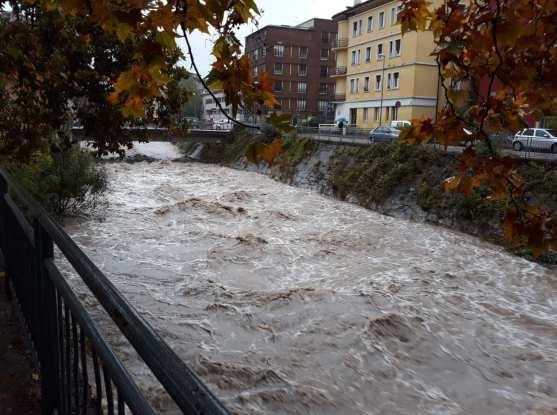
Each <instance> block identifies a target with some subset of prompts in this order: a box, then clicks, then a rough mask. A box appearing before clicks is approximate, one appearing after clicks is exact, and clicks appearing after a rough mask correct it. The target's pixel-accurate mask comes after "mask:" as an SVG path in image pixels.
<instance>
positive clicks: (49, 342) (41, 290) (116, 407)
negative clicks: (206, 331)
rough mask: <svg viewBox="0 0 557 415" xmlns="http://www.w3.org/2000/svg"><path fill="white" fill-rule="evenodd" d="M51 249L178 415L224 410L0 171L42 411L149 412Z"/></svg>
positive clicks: (9, 260)
mask: <svg viewBox="0 0 557 415" xmlns="http://www.w3.org/2000/svg"><path fill="white" fill-rule="evenodd" d="M55 247H57V248H58V249H59V251H60V252H61V254H62V255H63V256H64V257H65V258H66V259H67V260H68V261H69V263H70V264H71V265H72V266H73V267H74V269H75V270H76V272H77V274H78V275H79V277H80V278H81V279H82V281H83V282H84V283H85V284H86V285H87V286H88V287H89V289H90V290H91V292H92V293H93V295H94V296H95V298H96V299H97V300H98V302H99V303H100V305H101V306H102V307H103V308H104V310H105V311H106V312H107V313H108V315H109V316H110V317H111V318H112V320H113V321H114V323H115V324H116V326H117V327H118V329H119V330H120V332H121V334H122V335H124V336H125V337H126V338H127V339H128V341H129V343H130V344H131V346H132V347H133V348H134V349H135V351H136V352H137V354H138V355H139V356H140V357H141V358H142V359H143V361H144V362H145V364H146V365H147V366H148V367H149V369H150V370H151V371H152V373H153V374H154V375H155V376H156V378H157V379H158V380H159V382H160V383H161V385H162V386H163V388H164V389H165V390H166V392H167V393H168V395H169V396H170V397H171V398H172V399H173V400H174V402H175V403H176V404H177V406H178V407H179V408H180V409H181V410H182V411H183V413H185V414H192V415H201V414H204V415H209V414H219V415H225V414H229V412H228V410H227V409H226V408H225V407H224V406H223V404H222V403H221V402H220V401H219V400H218V399H217V398H216V397H215V396H214V395H213V394H212V392H211V391H210V390H209V389H208V388H207V387H206V386H205V385H204V384H203V382H202V381H201V380H200V379H199V378H198V377H197V375H196V374H195V373H193V372H192V371H191V370H190V369H189V368H188V367H187V366H186V364H185V363H184V362H183V361H182V360H181V359H180V358H179V357H178V356H177V355H176V354H175V353H174V352H173V351H172V349H171V348H170V347H169V346H168V345H167V344H166V343H165V342H164V340H163V339H162V338H161V337H160V336H159V335H158V334H157V333H156V331H155V330H154V329H153V328H152V327H151V325H150V324H149V323H147V322H146V321H145V320H144V319H143V317H141V315H139V314H138V312H137V311H136V310H135V309H134V307H133V306H132V305H131V304H130V303H129V302H128V301H127V300H126V299H125V298H124V297H123V296H122V294H121V293H120V292H119V291H118V290H117V289H116V288H115V287H114V285H113V284H112V283H111V282H110V281H109V280H108V279H107V277H106V276H105V275H104V274H103V273H102V272H101V271H100V270H99V269H98V268H97V267H96V266H95V264H93V263H92V262H91V260H90V259H89V258H88V257H87V256H86V255H85V254H84V253H83V252H82V251H81V249H80V248H79V247H78V246H77V245H76V244H75V242H74V241H73V240H72V239H71V238H70V237H69V236H68V235H67V234H66V232H65V231H64V230H63V229H62V227H61V226H60V225H59V224H58V223H57V222H56V221H55V220H53V219H52V218H51V217H50V216H49V215H48V214H47V213H46V212H45V211H44V209H43V208H41V207H40V206H38V205H37V203H36V202H35V201H33V200H32V198H31V197H30V196H29V195H28V194H27V193H26V192H25V191H24V190H23V189H22V188H21V187H20V186H19V185H18V184H17V183H16V182H15V181H14V180H13V179H12V178H11V177H10V176H9V174H8V173H7V172H5V171H2V170H0V249H1V250H2V252H3V254H4V257H5V262H6V264H5V265H6V270H7V275H8V276H9V278H10V281H11V282H12V284H11V285H12V287H13V288H14V291H15V297H16V298H17V302H18V305H19V308H20V311H21V314H22V315H23V318H24V321H25V323H26V325H27V329H28V332H29V336H30V340H31V344H32V346H33V349H34V351H35V352H36V357H37V362H38V367H39V375H40V383H41V396H42V399H41V405H42V414H43V415H70V414H72V415H73V414H87V415H89V414H109V415H112V414H119V415H121V414H138V415H149V414H155V413H156V411H155V410H154V409H153V407H152V406H151V405H150V403H149V402H148V400H147V399H146V398H145V396H144V395H143V394H142V392H141V391H140V389H139V388H138V386H137V385H136V383H135V382H134V380H133V379H132V377H131V376H130V374H129V372H128V371H127V369H126V367H125V365H124V364H123V363H122V362H121V361H120V360H119V359H118V357H117V356H116V355H115V354H114V352H113V350H112V349H111V347H110V346H109V344H108V343H107V342H106V341H105V339H104V338H103V336H102V335H101V334H100V332H99V330H98V328H97V326H96V324H95V322H94V321H93V319H92V318H91V316H90V315H89V313H88V312H87V310H86V309H85V308H84V306H83V304H82V303H81V301H80V299H79V298H78V296H77V295H76V293H75V292H74V291H73V289H72V288H71V287H70V285H69V284H68V282H67V280H66V278H65V277H64V276H63V275H62V274H61V272H60V270H59V269H58V267H57V266H56V264H55V262H54V248H55Z"/></svg>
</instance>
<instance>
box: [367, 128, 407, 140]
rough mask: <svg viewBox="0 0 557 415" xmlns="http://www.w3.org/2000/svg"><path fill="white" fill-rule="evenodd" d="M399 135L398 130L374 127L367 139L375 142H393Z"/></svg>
mask: <svg viewBox="0 0 557 415" xmlns="http://www.w3.org/2000/svg"><path fill="white" fill-rule="evenodd" d="M399 135H400V130H397V129H396V128H393V127H376V128H374V129H373V130H371V131H370V132H369V139H370V141H372V142H376V141H394V140H396V139H397V138H398V136H399Z"/></svg>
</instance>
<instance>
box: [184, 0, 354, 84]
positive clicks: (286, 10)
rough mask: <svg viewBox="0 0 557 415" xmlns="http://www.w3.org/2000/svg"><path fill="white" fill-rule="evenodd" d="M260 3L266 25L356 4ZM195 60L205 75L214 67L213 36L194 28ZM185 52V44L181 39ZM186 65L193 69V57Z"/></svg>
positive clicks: (347, 0) (327, 0)
mask: <svg viewBox="0 0 557 415" xmlns="http://www.w3.org/2000/svg"><path fill="white" fill-rule="evenodd" d="M256 3H257V6H258V7H259V9H260V10H261V11H262V13H261V18H260V19H259V27H263V26H266V25H296V24H299V23H302V22H304V21H306V20H309V19H311V18H313V17H320V18H323V19H330V18H331V17H332V16H333V15H334V14H336V13H338V12H340V11H342V10H344V9H345V7H346V6H351V5H353V4H354V1H353V0H256ZM256 30H257V29H256V27H255V26H254V25H251V24H250V25H249V26H246V27H243V28H242V29H241V30H240V31H239V32H238V37H239V39H240V40H241V41H242V43H243V42H244V39H245V37H246V36H247V35H249V34H250V33H252V32H254V31H256ZM190 42H191V43H192V49H193V53H194V56H195V61H196V63H197V65H198V67H199V71H200V72H201V75H207V73H209V70H210V66H211V63H212V62H213V60H214V59H213V57H212V56H211V54H210V52H211V48H212V42H211V38H210V37H209V36H204V35H202V34H200V33H198V32H194V33H193V34H192V35H191V36H190ZM180 45H181V46H182V47H183V50H184V52H185V51H186V49H185V44H184V43H180ZM186 67H187V68H188V69H190V65H189V59H187V60H186Z"/></svg>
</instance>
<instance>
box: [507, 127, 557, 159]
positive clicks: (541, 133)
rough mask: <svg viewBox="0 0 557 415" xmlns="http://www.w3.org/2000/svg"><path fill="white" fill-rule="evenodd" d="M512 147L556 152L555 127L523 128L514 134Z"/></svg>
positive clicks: (556, 133) (518, 149) (556, 137)
mask: <svg viewBox="0 0 557 415" xmlns="http://www.w3.org/2000/svg"><path fill="white" fill-rule="evenodd" d="M513 149H514V150H515V151H522V150H523V149H530V150H549V151H551V152H552V153H557V129H553V128H525V129H524V130H521V131H519V132H518V133H516V134H515V136H514V139H513Z"/></svg>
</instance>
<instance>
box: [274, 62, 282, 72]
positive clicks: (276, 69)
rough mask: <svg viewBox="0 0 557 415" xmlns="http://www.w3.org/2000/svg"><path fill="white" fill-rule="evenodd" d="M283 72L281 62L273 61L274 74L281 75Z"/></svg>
mask: <svg viewBox="0 0 557 415" xmlns="http://www.w3.org/2000/svg"><path fill="white" fill-rule="evenodd" d="M283 72H284V68H283V65H282V63H275V65H274V67H273V73H274V74H275V75H282V74H283Z"/></svg>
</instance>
